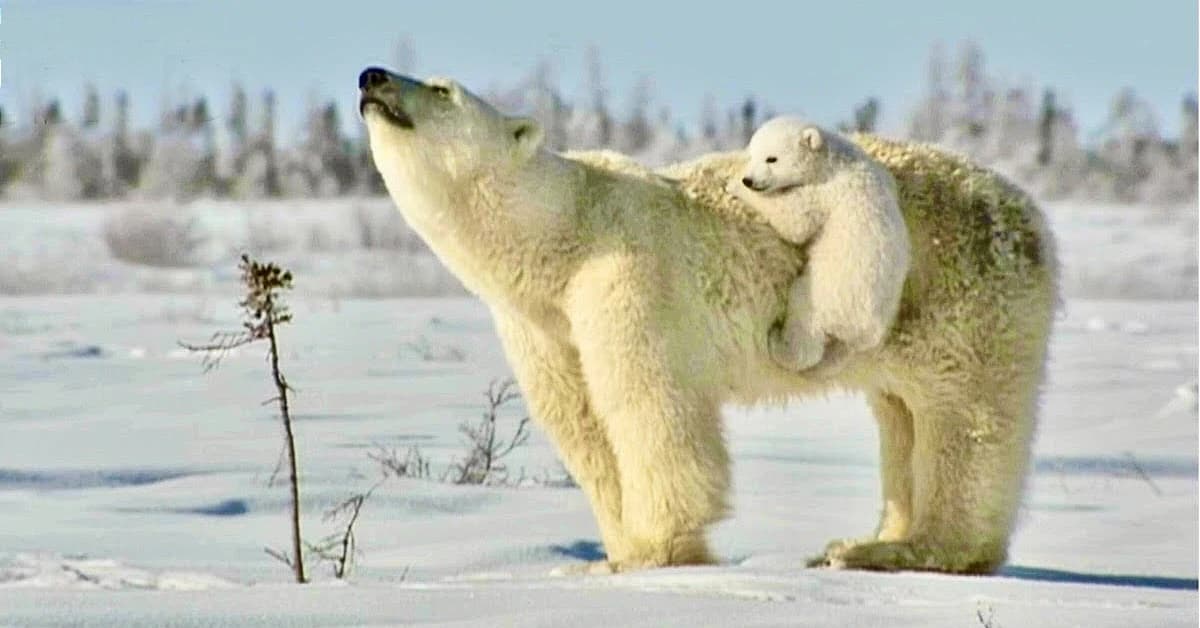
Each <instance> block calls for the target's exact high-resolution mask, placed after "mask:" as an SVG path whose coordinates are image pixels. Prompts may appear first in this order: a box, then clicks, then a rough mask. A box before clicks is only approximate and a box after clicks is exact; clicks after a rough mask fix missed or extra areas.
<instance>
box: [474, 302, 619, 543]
mask: <svg viewBox="0 0 1200 628" xmlns="http://www.w3.org/2000/svg"><path fill="white" fill-rule="evenodd" d="M493 317H494V318H495V321H496V332H497V334H498V335H499V336H500V341H501V343H502V344H503V345H504V350H505V353H506V354H507V355H508V360H509V363H510V364H511V365H512V369H513V373H514V374H515V375H516V377H517V383H518V384H519V385H520V387H521V392H522V393H523V394H524V396H525V401H526V403H528V406H529V412H530V415H531V416H532V417H533V419H534V421H536V422H537V423H538V425H540V426H541V427H542V429H543V430H545V431H546V434H547V435H548V436H549V437H550V440H551V442H552V443H554V446H555V448H556V449H557V450H558V454H559V457H560V458H561V459H562V461H563V464H564V465H566V467H567V470H568V471H570V473H571V477H572V478H574V480H575V481H576V483H578V484H579V486H580V488H582V489H583V492H584V494H585V495H587V497H588V501H589V502H590V503H591V506H592V513H593V515H594V516H595V517H596V526H597V527H598V528H599V531H600V539H601V541H603V543H604V549H605V551H606V552H607V553H608V555H609V556H624V555H627V554H628V553H629V549H628V542H627V540H626V538H625V534H624V532H623V531H622V528H621V485H620V477H619V475H618V473H617V462H616V458H615V457H614V456H613V451H612V446H611V445H610V444H609V442H608V434H607V433H606V432H605V429H604V425H603V424H601V423H600V420H599V419H598V418H597V416H596V413H595V412H594V411H593V409H592V406H591V403H590V402H589V401H588V393H587V387H586V385H585V384H584V381H583V374H582V372H581V371H580V366H579V353H578V352H577V351H576V350H575V348H574V347H573V346H571V345H570V344H569V343H567V342H565V341H564V340H563V339H559V338H554V337H552V336H551V335H550V334H549V333H547V332H546V331H544V330H542V329H540V328H538V327H537V326H535V325H532V324H531V323H529V322H527V321H525V320H524V319H522V318H521V317H520V316H519V315H515V314H512V313H508V312H504V311H501V310H498V309H493Z"/></svg>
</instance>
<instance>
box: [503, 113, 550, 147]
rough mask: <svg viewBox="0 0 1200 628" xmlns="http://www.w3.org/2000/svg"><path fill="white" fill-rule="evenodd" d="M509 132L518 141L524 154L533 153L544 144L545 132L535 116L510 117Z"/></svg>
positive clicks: (518, 145)
mask: <svg viewBox="0 0 1200 628" xmlns="http://www.w3.org/2000/svg"><path fill="white" fill-rule="evenodd" d="M508 132H509V134H510V135H512V138H513V141H514V142H516V143H517V147H518V150H520V151H521V153H522V154H524V155H532V154H533V153H535V152H537V149H538V148H541V146H542V138H543V137H544V136H545V133H544V132H543V131H542V125H540V124H538V123H537V120H534V119H533V118H509V120H508Z"/></svg>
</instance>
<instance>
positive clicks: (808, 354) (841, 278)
mask: <svg viewBox="0 0 1200 628" xmlns="http://www.w3.org/2000/svg"><path fill="white" fill-rule="evenodd" d="M746 153H747V163H746V167H745V169H744V170H743V171H742V173H741V175H740V176H738V177H735V180H733V181H730V185H731V187H730V191H732V192H733V194H734V196H737V197H738V198H739V199H741V200H742V201H744V202H745V203H747V204H749V205H750V206H751V207H752V208H754V210H755V211H757V212H759V213H760V214H761V215H762V216H763V217H764V218H766V220H767V222H769V223H770V224H771V226H772V227H774V228H775V230H776V231H778V232H779V233H780V235H782V236H783V237H784V238H785V239H787V240H788V241H790V242H793V243H795V244H807V245H808V246H807V253H808V265H807V266H806V267H805V269H804V272H803V273H802V274H801V275H800V277H799V278H797V279H796V281H795V282H794V283H793V284H792V289H791V295H790V296H789V298H788V309H787V318H786V319H785V321H784V324H783V326H782V328H781V329H780V331H779V333H777V334H776V333H773V334H772V337H771V353H772V356H773V357H775V359H776V360H778V361H779V362H780V363H781V364H783V365H785V366H787V367H788V368H792V369H794V370H803V369H807V368H809V367H812V366H813V365H815V364H817V362H819V361H820V360H821V358H822V356H823V355H824V352H825V344H826V337H827V336H829V337H832V338H835V339H837V340H839V341H841V342H842V343H843V344H844V345H845V346H846V347H847V348H848V349H849V350H851V351H866V350H869V349H874V348H876V347H878V346H879V344H880V343H882V342H883V340H884V337H885V336H886V335H887V331H888V329H889V328H891V325H892V320H893V319H894V318H895V316H896V311H897V309H899V307H900V293H901V290H902V289H903V287H904V278H905V277H906V276H907V275H908V258H909V253H908V248H909V244H908V229H907V227H906V226H905V224H904V218H903V217H901V215H900V206H899V203H898V201H897V199H896V186H895V183H894V182H893V180H892V175H891V173H889V172H888V171H887V169H886V168H884V167H883V165H882V164H880V163H879V162H877V161H875V160H874V159H872V158H870V157H869V156H867V154H866V153H865V152H863V151H862V150H861V149H859V148H858V146H857V145H855V144H853V143H851V142H849V141H848V140H847V139H846V138H844V137H842V136H841V135H839V134H837V133H834V132H832V131H828V130H826V129H822V128H820V127H817V126H815V125H813V124H810V123H808V122H805V121H802V120H799V119H795V118H774V119H772V120H770V121H768V122H767V123H766V124H764V125H763V126H762V127H760V128H759V129H758V130H757V131H756V132H755V133H754V136H753V137H752V138H751V139H750V144H749V145H748V146H747V147H746Z"/></svg>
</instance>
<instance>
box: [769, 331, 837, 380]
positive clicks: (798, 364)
mask: <svg viewBox="0 0 1200 628" xmlns="http://www.w3.org/2000/svg"><path fill="white" fill-rule="evenodd" d="M767 353H768V354H769V355H770V356H771V361H772V362H774V363H775V364H776V365H778V366H780V367H781V368H784V369H787V370H789V371H792V372H793V373H799V372H803V371H805V370H807V369H809V368H811V367H812V366H814V365H816V364H818V363H820V362H821V356H822V354H823V353H824V348H823V347H821V346H820V345H814V346H811V347H808V346H803V344H802V343H799V342H791V341H790V340H789V339H788V338H787V337H786V336H785V335H784V333H783V326H782V325H775V326H774V327H772V328H771V331H770V334H769V336H768V337H767Z"/></svg>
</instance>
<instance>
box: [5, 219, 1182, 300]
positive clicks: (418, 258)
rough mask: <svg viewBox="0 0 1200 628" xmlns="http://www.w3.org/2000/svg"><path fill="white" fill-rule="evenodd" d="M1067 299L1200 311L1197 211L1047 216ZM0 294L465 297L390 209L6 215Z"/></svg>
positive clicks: (455, 281) (452, 279) (451, 278)
mask: <svg viewBox="0 0 1200 628" xmlns="http://www.w3.org/2000/svg"><path fill="white" fill-rule="evenodd" d="M1043 206H1044V208H1045V211H1046V214H1047V216H1048V218H1049V221H1050V224H1051V226H1052V228H1053V229H1054V232H1055V234H1056V236H1057V238H1058V245H1059V256H1060V257H1061V259H1062V261H1063V292H1064V294H1065V295H1066V296H1069V297H1086V298H1102V299H1130V298H1141V299H1194V298H1195V297H1196V294H1197V266H1196V246H1197V241H1196V236H1197V228H1198V227H1197V208H1196V207H1195V206H1194V205H1193V206H1130V205H1097V204H1083V203H1078V202H1055V203H1045V204H1043ZM0 243H2V246H0V294H23V295H24V294H80V293H99V294H110V293H123V292H155V293H163V292H170V293H186V294H196V293H208V294H225V295H231V294H234V293H235V291H236V289H237V288H236V285H235V284H236V281H237V273H236V271H235V270H234V265H235V263H236V260H237V258H238V255H239V254H240V253H242V252H244V251H249V252H252V253H254V254H256V255H259V256H262V257H266V258H270V259H272V260H274V261H278V262H281V263H283V264H286V265H287V266H289V267H290V268H292V269H293V270H295V271H296V273H297V276H299V277H303V279H304V280H303V281H301V282H299V285H298V290H300V291H301V292H302V293H303V294H306V295H309V296H319V297H333V298H354V297H365V298H377V297H407V296H429V295H441V296H445V295H458V294H462V288H461V286H460V285H459V283H458V281H457V280H455V279H454V278H453V277H452V276H450V275H449V274H448V273H446V271H445V270H444V269H443V268H442V267H441V265H440V264H439V263H438V262H437V260H435V259H434V258H433V257H432V256H431V255H430V254H429V252H428V250H427V249H426V248H425V245H424V244H423V243H422V242H421V241H420V238H418V237H417V236H416V234H415V233H413V232H412V230H411V229H409V228H408V226H407V225H406V224H405V223H404V221H403V219H401V218H400V215H399V213H398V212H396V211H395V209H393V206H392V203H391V201H390V200H388V199H386V198H363V199H337V200H317V201H269V202H232V201H197V202H194V203H191V204H187V205H180V206H173V205H170V204H165V203H163V202H147V203H134V202H119V203H109V204H84V205H66V206H58V205H29V204H24V205H0Z"/></svg>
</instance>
